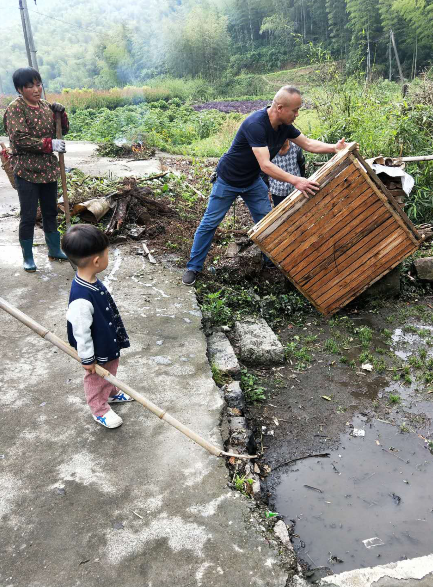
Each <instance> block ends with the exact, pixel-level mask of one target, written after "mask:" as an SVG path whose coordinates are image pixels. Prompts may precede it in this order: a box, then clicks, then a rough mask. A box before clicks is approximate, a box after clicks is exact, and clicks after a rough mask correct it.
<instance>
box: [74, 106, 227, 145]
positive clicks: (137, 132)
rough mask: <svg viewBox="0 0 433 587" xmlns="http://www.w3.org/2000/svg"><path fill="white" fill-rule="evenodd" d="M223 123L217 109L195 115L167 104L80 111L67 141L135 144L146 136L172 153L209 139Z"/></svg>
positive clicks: (222, 115) (76, 115)
mask: <svg viewBox="0 0 433 587" xmlns="http://www.w3.org/2000/svg"><path fill="white" fill-rule="evenodd" d="M224 120H225V114H223V113H221V112H218V111H216V110H205V111H202V112H196V111H195V110H193V109H192V108H191V107H189V106H180V107H179V106H177V105H176V104H168V103H167V102H165V101H158V102H155V103H152V104H150V105H147V104H139V105H138V106H124V107H122V108H117V109H115V110H109V109H108V108H100V109H98V110H96V109H88V110H79V111H77V112H75V113H74V114H72V115H71V116H70V123H71V124H70V132H69V135H68V138H69V139H70V140H89V141H95V142H108V141H114V140H116V139H119V138H125V139H127V140H130V141H132V142H136V141H137V140H141V139H142V137H143V136H145V137H146V142H147V144H149V146H153V147H157V148H160V149H165V150H170V149H172V148H173V147H175V146H181V145H189V144H191V143H193V142H194V141H198V140H202V139H205V138H208V137H210V136H211V135H213V134H215V133H217V132H218V130H219V129H220V127H221V125H222V124H223V122H224Z"/></svg>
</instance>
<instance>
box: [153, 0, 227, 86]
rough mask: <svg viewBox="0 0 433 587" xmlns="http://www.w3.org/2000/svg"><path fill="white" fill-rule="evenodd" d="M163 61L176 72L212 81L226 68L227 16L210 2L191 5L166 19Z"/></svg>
mask: <svg viewBox="0 0 433 587" xmlns="http://www.w3.org/2000/svg"><path fill="white" fill-rule="evenodd" d="M165 35H166V41H167V44H168V53H167V64H168V68H169V71H170V72H171V73H172V74H173V75H175V76H177V77H181V76H193V77H197V76H203V77H204V78H205V79H207V80H210V81H214V80H216V79H217V78H218V77H219V76H220V75H221V73H222V72H223V71H225V69H226V68H227V64H228V58H229V45H230V39H229V35H228V32H227V17H226V16H224V15H222V14H220V13H218V12H217V11H216V10H215V9H213V8H211V7H210V6H195V7H194V8H193V9H192V10H191V11H190V12H189V13H188V14H185V13H184V12H180V13H179V14H178V16H177V20H176V21H175V22H174V23H173V22H172V20H170V21H168V22H167V23H166V29H165Z"/></svg>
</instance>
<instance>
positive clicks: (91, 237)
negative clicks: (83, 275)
mask: <svg viewBox="0 0 433 587" xmlns="http://www.w3.org/2000/svg"><path fill="white" fill-rule="evenodd" d="M108 245H109V241H108V237H107V235H106V234H104V233H103V232H102V231H100V230H99V228H96V226H92V225H91V224H75V225H74V226H71V227H70V228H68V230H67V231H66V233H65V234H64V235H63V239H62V249H63V250H64V252H65V254H66V256H67V257H68V258H69V259H70V260H71V261H72V262H73V263H75V265H77V267H84V266H85V265H86V264H87V259H88V258H89V257H92V256H93V255H98V254H100V253H102V252H104V251H105V249H106V248H108Z"/></svg>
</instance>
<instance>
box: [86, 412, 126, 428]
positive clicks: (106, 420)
mask: <svg viewBox="0 0 433 587" xmlns="http://www.w3.org/2000/svg"><path fill="white" fill-rule="evenodd" d="M93 419H94V420H95V421H96V422H99V424H102V426H105V428H118V427H119V426H120V425H121V424H122V423H123V420H122V418H121V417H120V416H118V415H117V414H116V412H113V410H112V409H111V408H110V409H109V410H108V412H107V413H106V414H104V415H103V416H93Z"/></svg>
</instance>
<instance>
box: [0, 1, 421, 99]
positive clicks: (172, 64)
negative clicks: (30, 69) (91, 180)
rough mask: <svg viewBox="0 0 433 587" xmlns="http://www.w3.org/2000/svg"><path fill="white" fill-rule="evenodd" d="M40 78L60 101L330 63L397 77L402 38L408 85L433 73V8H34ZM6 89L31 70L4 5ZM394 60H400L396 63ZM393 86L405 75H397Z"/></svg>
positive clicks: (54, 4)
mask: <svg viewBox="0 0 433 587" xmlns="http://www.w3.org/2000/svg"><path fill="white" fill-rule="evenodd" d="M27 2H28V7H29V10H30V15H31V21H32V26H33V32H34V38H35V44H36V48H37V50H38V59H39V64H40V71H41V74H42V76H43V78H44V81H45V83H46V85H47V86H48V88H49V89H50V90H52V91H58V90H61V89H62V88H63V87H70V88H74V87H99V88H110V87H113V86H124V85H127V84H140V83H145V81H146V80H147V79H149V78H151V77H155V76H157V75H165V74H170V75H173V76H175V77H185V76H192V77H195V76H201V77H204V78H206V79H207V80H209V81H215V80H217V79H221V78H223V77H224V76H233V75H238V74H239V73H242V72H267V71H273V70H277V69H279V68H282V67H286V66H288V65H292V66H296V65H303V64H305V63H308V62H311V61H317V60H320V59H321V58H322V57H323V55H324V54H326V55H329V56H331V57H332V58H334V59H338V60H344V62H345V64H346V68H347V70H348V71H349V72H353V71H359V70H365V68H366V67H368V65H369V64H370V67H371V68H372V70H373V71H376V72H377V74H378V75H384V76H386V77H387V76H388V75H389V65H388V63H389V53H388V51H389V49H390V30H393V32H394V37H395V40H396V43H397V47H398V52H399V56H400V60H401V62H402V66H403V71H404V74H405V76H406V77H408V78H410V77H413V76H414V74H415V73H416V72H419V71H421V70H422V69H423V68H425V67H426V66H428V65H429V64H431V60H432V46H433V0H121V1H119V0H68V1H65V0H37V2H36V3H35V2H34V0H27ZM0 19H1V22H2V47H3V51H2V52H1V53H0V79H1V82H2V86H3V91H4V92H12V90H13V88H12V85H11V81H10V78H11V74H12V72H13V71H14V70H15V69H16V68H17V67H20V66H23V65H26V53H25V48H24V41H23V33H22V29H21V20H20V13H19V10H18V1H17V0H2V3H1V6H0ZM393 59H394V58H393ZM391 75H392V77H393V79H395V78H396V76H397V69H396V66H395V62H394V65H393V67H392V71H391Z"/></svg>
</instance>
